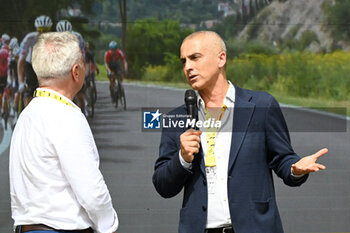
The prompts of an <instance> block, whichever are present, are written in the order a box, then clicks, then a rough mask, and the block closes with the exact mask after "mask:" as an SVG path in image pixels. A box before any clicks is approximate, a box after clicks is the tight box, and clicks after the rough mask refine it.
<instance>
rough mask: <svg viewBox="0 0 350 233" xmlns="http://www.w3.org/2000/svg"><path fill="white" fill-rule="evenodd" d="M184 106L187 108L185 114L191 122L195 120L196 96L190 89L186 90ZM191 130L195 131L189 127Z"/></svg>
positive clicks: (193, 127)
mask: <svg viewBox="0 0 350 233" xmlns="http://www.w3.org/2000/svg"><path fill="white" fill-rule="evenodd" d="M185 104H186V108H187V114H188V115H189V116H190V118H191V120H193V119H195V120H196V119H197V95H196V92H195V91H194V90H192V89H188V90H186V92H185ZM191 128H192V129H196V127H195V126H191Z"/></svg>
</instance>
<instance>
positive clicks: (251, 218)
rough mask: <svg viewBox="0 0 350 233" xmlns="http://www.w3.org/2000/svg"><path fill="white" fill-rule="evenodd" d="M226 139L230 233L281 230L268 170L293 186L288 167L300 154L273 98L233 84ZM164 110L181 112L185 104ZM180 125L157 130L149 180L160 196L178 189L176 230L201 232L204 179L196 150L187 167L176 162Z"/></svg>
mask: <svg viewBox="0 0 350 233" xmlns="http://www.w3.org/2000/svg"><path fill="white" fill-rule="evenodd" d="M235 90H236V96H235V108H234V116H233V129H232V141H231V145H227V146H230V147H231V149H230V158H229V164H228V166H229V167H228V180H227V185H228V199H229V209H230V215H231V221H232V225H233V228H234V231H235V233H282V232H283V228H282V223H281V219H280V216H279V212H278V208H277V204H276V198H275V190H274V184H273V176H272V170H273V171H274V172H275V173H276V174H277V175H278V176H279V177H280V178H281V179H283V181H284V183H285V184H287V185H289V186H299V185H301V184H302V183H304V182H305V181H306V179H307V177H308V175H305V176H303V177H302V178H299V179H296V178H294V177H292V176H291V166H292V164H293V163H296V162H297V161H298V160H299V159H300V158H299V156H297V155H296V154H295V153H294V151H293V148H292V146H291V144H290V137H289V132H288V129H287V125H286V123H285V120H284V117H283V114H282V112H281V109H280V107H279V104H278V102H277V101H276V100H275V99H274V98H273V97H272V96H271V95H269V94H267V93H265V92H260V91H250V90H245V89H241V88H238V87H235ZM170 114H186V107H185V105H183V106H180V107H178V108H177V109H175V110H173V111H172V113H170ZM184 131H185V129H182V128H177V129H175V130H170V129H163V132H162V136H161V142H160V147H159V158H158V159H157V161H156V164H155V171H154V174H153V184H154V186H155V188H156V190H157V192H158V193H159V194H160V195H161V196H162V197H164V198H170V197H173V196H175V195H177V194H178V193H179V192H181V190H182V189H183V188H184V196H183V204H182V209H181V211H180V223H179V232H180V233H204V232H205V225H206V220H207V202H208V194H207V180H206V175H205V165H204V159H203V154H202V151H201V152H200V153H199V154H198V155H196V156H195V158H194V160H193V162H192V168H191V169H185V168H184V167H183V166H182V165H181V163H180V160H179V151H180V148H181V147H180V135H181V134H182V133H183V132H184Z"/></svg>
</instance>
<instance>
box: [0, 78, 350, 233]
mask: <svg viewBox="0 0 350 233" xmlns="http://www.w3.org/2000/svg"><path fill="white" fill-rule="evenodd" d="M107 85H108V84H107V83H98V84H97V88H98V99H97V106H96V111H95V117H94V119H92V120H90V125H91V129H92V131H93V134H94V137H95V140H96V144H97V147H98V149H99V153H100V157H101V165H100V168H101V171H102V173H103V175H104V177H105V180H106V183H107V185H108V188H109V190H110V192H111V195H112V199H113V203H114V206H115V209H116V210H117V213H118V215H119V220H120V228H119V230H118V233H130V232H144V233H158V232H159V233H175V232H177V226H178V219H179V210H180V207H181V201H182V195H181V194H180V195H178V196H177V197H175V198H172V199H167V200H166V199H163V198H161V197H160V196H159V195H158V194H157V193H156V192H155V189H154V188H153V185H152V174H153V167H154V162H155V160H156V159H157V157H158V145H159V140H160V133H156V132H142V130H141V119H142V112H141V108H143V107H176V106H178V105H181V104H182V103H183V96H184V90H177V89H171V88H158V87H146V86H139V85H130V84H129V85H125V88H126V97H127V104H128V108H127V111H121V110H120V109H115V108H114V107H113V106H112V104H111V101H110V98H109V94H108V92H107V91H108V86H107ZM283 111H284V114H285V116H286V119H287V123H288V126H289V128H290V129H291V131H292V132H291V138H292V144H293V147H294V149H295V151H296V152H297V153H298V154H300V155H302V156H305V155H309V154H311V153H314V152H316V151H317V150H318V149H320V148H323V147H327V148H328V149H329V153H328V154H327V155H325V156H324V157H323V158H321V159H320V162H322V163H324V164H325V165H326V166H327V170H326V171H321V172H319V173H317V174H311V176H310V178H309V180H308V181H307V183H305V184H304V185H303V186H302V187H300V188H290V187H287V186H285V185H284V184H283V182H282V181H281V180H280V179H278V178H277V177H275V178H276V179H275V187H276V195H277V201H278V204H279V210H280V214H281V217H282V222H283V225H284V229H285V232H286V233H311V232H327V233H328V232H350V221H349V220H350V154H349V151H350V132H349V128H350V127H349V122H348V123H347V124H348V125H346V122H345V121H344V120H339V119H338V118H334V117H331V116H327V115H322V114H318V113H314V112H308V111H301V110H298V109H290V108H289V109H285V110H283ZM344 122H345V124H344ZM320 126H322V127H321V128H320ZM315 129H321V130H319V131H325V132H312V131H315ZM334 129H336V131H338V132H330V131H334ZM341 131H343V132H341ZM9 135H10V133H9V132H5V133H4V131H3V129H1V133H0V140H1V143H2V144H4V143H6V140H8V139H9ZM0 152H2V153H1V154H0V185H1V186H0V187H1V191H0V232H1V233H6V232H11V230H12V224H13V222H12V220H11V213H10V198H9V182H8V149H7V147H5V148H4V149H3V151H1V146H0Z"/></svg>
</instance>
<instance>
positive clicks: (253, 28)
mask: <svg viewBox="0 0 350 233" xmlns="http://www.w3.org/2000/svg"><path fill="white" fill-rule="evenodd" d="M270 13H271V12H270V10H269V8H265V9H264V10H262V11H261V12H260V14H259V15H258V16H257V17H255V18H253V20H252V21H251V22H250V23H249V24H248V26H247V35H248V40H252V39H254V38H256V37H257V36H258V32H259V29H260V27H261V25H262V24H261V23H262V22H264V20H265V19H266V18H267V17H268V16H269V15H270Z"/></svg>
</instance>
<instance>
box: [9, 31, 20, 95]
mask: <svg viewBox="0 0 350 233" xmlns="http://www.w3.org/2000/svg"><path fill="white" fill-rule="evenodd" d="M9 49H10V54H9V70H8V75H9V78H10V81H11V84H12V87H13V88H14V90H15V91H16V90H17V87H18V74H17V60H18V57H19V51H20V48H19V44H18V40H17V38H16V37H13V38H12V39H11V40H10V44H9Z"/></svg>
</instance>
